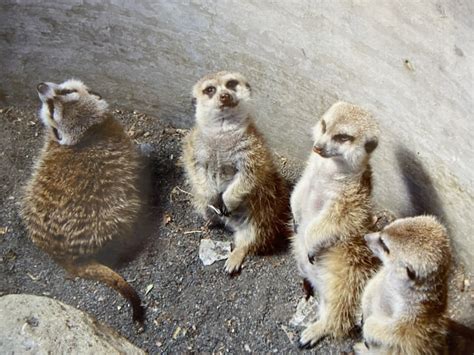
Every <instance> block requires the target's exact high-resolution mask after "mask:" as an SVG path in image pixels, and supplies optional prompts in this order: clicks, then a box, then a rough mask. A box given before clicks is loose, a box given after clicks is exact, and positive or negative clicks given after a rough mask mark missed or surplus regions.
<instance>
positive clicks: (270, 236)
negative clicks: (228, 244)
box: [182, 72, 290, 274]
mask: <svg viewBox="0 0 474 355" xmlns="http://www.w3.org/2000/svg"><path fill="white" fill-rule="evenodd" d="M192 94H193V102H194V103H195V107H196V125H195V127H194V128H193V129H192V130H191V131H190V133H189V134H188V135H187V136H186V137H185V139H184V142H183V157H182V161H183V163H184V170H185V172H186V175H187V177H188V180H189V182H190V185H191V189H192V194H193V202H194V205H195V207H196V209H197V211H198V212H199V213H200V214H202V216H203V217H204V218H205V219H207V220H208V221H210V222H212V223H215V222H223V223H224V224H225V225H226V226H227V227H229V228H230V229H231V230H233V231H234V249H233V251H232V252H231V254H230V256H229V258H228V259H227V261H226V263H225V270H226V272H227V273H229V274H234V273H236V272H238V271H239V270H240V268H241V266H242V263H243V261H244V259H245V257H246V256H247V255H248V254H266V253H268V252H271V251H273V250H275V248H277V247H279V246H280V245H281V243H284V241H285V239H286V240H287V239H288V237H289V233H290V231H289V227H288V225H289V220H290V212H289V191H288V188H287V186H286V182H285V181H284V180H283V178H282V177H281V176H280V174H279V172H278V170H277V168H276V165H274V163H273V160H272V155H271V153H270V151H269V149H268V148H267V146H266V143H265V140H264V138H263V136H262V134H261V133H260V132H259V131H258V129H257V127H256V125H255V123H254V120H253V118H252V116H251V114H250V107H249V101H250V97H251V89H250V85H249V84H248V82H247V80H246V79H245V78H244V77H243V76H242V75H241V74H239V73H231V72H218V73H215V74H211V75H207V76H205V77H204V78H202V79H201V80H199V82H198V83H196V84H195V85H194V87H193V91H192Z"/></svg>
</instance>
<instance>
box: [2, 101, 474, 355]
mask: <svg viewBox="0 0 474 355" xmlns="http://www.w3.org/2000/svg"><path fill="white" fill-rule="evenodd" d="M115 115H116V117H117V118H118V119H119V120H120V121H122V122H123V124H124V126H125V127H126V129H127V130H128V131H130V134H131V136H132V137H133V138H134V139H135V140H136V142H137V143H138V144H141V143H148V144H150V148H151V149H152V154H151V156H152V160H153V164H154V165H153V171H154V174H155V179H154V184H155V190H156V194H157V196H158V204H157V205H156V206H155V208H154V211H153V216H154V217H153V223H152V226H151V232H150V236H149V238H148V241H147V243H146V245H145V246H144V248H143V250H142V252H141V253H140V254H139V255H138V256H137V258H136V259H135V260H133V261H132V262H130V263H128V264H126V265H123V266H122V267H120V268H119V269H118V270H119V272H120V273H121V274H122V275H123V276H124V277H125V278H126V279H127V280H129V281H130V283H131V284H132V285H133V286H134V287H135V288H136V289H137V290H138V292H139V293H140V294H141V296H142V298H143V301H144V303H145V304H146V306H147V319H146V330H145V332H144V333H141V334H136V333H135V331H134V327H133V325H132V323H131V313H130V309H129V307H128V304H127V303H126V302H125V301H124V300H123V299H122V298H121V297H120V296H119V295H118V294H116V293H115V292H114V291H112V290H110V289H108V288H107V287H106V286H103V285H101V284H99V283H94V282H91V281H84V280H81V279H68V278H66V276H67V275H66V274H65V272H64V271H63V270H62V269H61V268H60V267H58V266H57V265H55V264H54V263H53V262H52V261H51V260H50V259H49V258H48V257H47V256H46V255H45V254H44V253H42V252H41V251H39V250H38V249H36V248H35V247H34V246H33V245H32V243H31V242H30V241H29V239H28V238H27V236H26V234H25V230H24V227H23V226H22V224H21V222H20V219H19V216H18V212H17V211H18V202H19V198H20V194H21V187H22V185H23V184H24V182H25V180H26V178H27V177H28V176H29V174H30V172H31V166H32V163H33V161H34V157H35V156H36V154H37V151H38V148H39V147H40V146H41V145H42V138H41V135H42V129H41V125H40V123H39V121H38V120H37V118H36V108H35V107H0V122H1V127H2V130H1V133H0V182H1V184H0V203H1V207H0V272H1V278H0V295H3V294H9V293H29V294H36V295H46V296H49V297H52V298H55V299H58V300H60V301H62V302H65V303H67V304H69V305H72V306H75V307H77V308H79V309H81V310H84V311H86V312H88V313H90V314H92V315H94V316H95V317H97V318H98V319H99V320H100V321H102V322H104V323H106V324H109V325H110V326H112V327H114V328H115V329H117V330H118V331H119V332H120V333H121V334H123V335H124V336H125V337H127V338H128V339H129V340H130V341H131V342H133V343H134V344H135V345H137V346H139V347H141V348H143V349H145V350H147V351H149V352H150V353H156V352H167V353H174V352H189V351H198V352H199V351H206V352H232V353H242V352H266V353H268V352H275V353H297V352H299V350H297V348H296V347H295V345H294V343H293V342H292V341H291V340H290V338H293V339H296V336H297V334H299V332H300V331H301V329H299V328H294V327H291V326H290V325H289V321H290V319H291V318H292V316H293V315H294V313H295V310H296V305H297V304H298V302H299V301H300V299H301V297H302V291H301V287H300V279H299V277H298V275H297V271H296V267H295V264H294V262H293V260H292V258H291V256H290V255H289V254H288V253H283V254H281V255H275V256H271V257H265V258H262V257H252V258H248V259H247V261H246V262H245V268H244V270H243V271H242V273H241V275H239V276H237V277H235V278H229V277H228V276H227V275H226V274H225V273H224V270H223V266H224V263H223V261H220V262H216V263H215V264H213V265H211V266H203V264H202V262H201V261H200V259H199V257H198V248H199V243H200V240H201V238H212V239H214V240H229V239H230V234H229V233H228V232H224V231H221V230H213V231H212V232H207V231H205V230H203V228H202V225H203V221H202V220H201V219H200V218H199V217H198V216H197V215H196V214H195V213H194V212H193V210H192V207H191V204H190V199H189V195H188V193H187V192H186V191H187V190H188V187H187V185H186V182H185V180H184V176H183V173H182V169H181V168H180V166H179V164H178V158H179V155H180V141H181V138H182V136H183V133H184V132H183V131H182V130H179V129H178V130H177V129H175V128H173V127H171V126H168V125H166V124H164V123H162V122H161V121H160V120H159V119H157V118H153V117H149V116H146V115H144V114H140V113H137V112H130V111H118V110H116V111H115ZM472 281H473V280H472V278H469V277H468V276H467V275H466V274H465V273H464V272H463V269H462V268H461V267H460V266H458V267H456V269H455V270H454V271H453V277H452V280H451V282H450V301H451V304H450V315H451V316H452V317H453V318H455V319H457V320H460V321H462V322H463V323H465V324H470V325H471V326H472V325H474V316H473V302H474V297H473V293H472V287H470V284H471V283H472ZM352 342H353V341H351V340H347V341H345V342H343V343H335V342H330V341H329V340H325V341H323V342H321V343H320V345H318V347H316V348H315V349H313V350H312V351H313V352H317V353H324V354H327V353H334V354H338V353H340V352H341V351H350V349H351V343H352Z"/></svg>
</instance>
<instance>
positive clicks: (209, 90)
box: [203, 86, 216, 96]
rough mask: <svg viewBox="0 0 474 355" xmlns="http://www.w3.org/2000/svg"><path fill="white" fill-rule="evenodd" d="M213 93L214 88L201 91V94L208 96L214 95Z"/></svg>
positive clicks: (210, 87)
mask: <svg viewBox="0 0 474 355" xmlns="http://www.w3.org/2000/svg"><path fill="white" fill-rule="evenodd" d="M215 92H216V88H215V87H214V86H208V87H207V88H205V89H204V90H203V93H205V94H206V95H209V96H210V95H214V93H215Z"/></svg>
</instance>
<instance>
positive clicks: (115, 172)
mask: <svg viewBox="0 0 474 355" xmlns="http://www.w3.org/2000/svg"><path fill="white" fill-rule="evenodd" d="M47 129H49V127H47ZM140 169H141V165H140V159H139V154H138V152H137V150H136V149H135V147H134V146H133V144H132V142H131V141H130V139H129V138H128V137H127V136H126V134H125V132H124V130H123V128H122V126H121V125H120V124H119V123H118V122H116V121H115V120H114V119H113V118H112V117H111V116H106V118H104V119H103V120H102V122H100V123H97V124H94V125H93V126H92V127H90V128H89V129H88V130H87V131H86V132H85V134H84V135H82V136H81V139H80V140H79V141H78V142H77V144H74V145H60V144H59V143H58V142H57V141H56V140H55V138H54V135H53V134H50V132H49V131H48V132H47V134H46V139H45V144H44V147H43V149H42V151H41V153H40V156H39V158H38V160H37V162H36V164H35V167H34V171H33V175H32V177H31V178H30V180H29V181H28V183H27V185H26V187H25V191H24V197H23V205H22V211H21V214H22V217H23V221H24V223H25V225H26V229H27V231H28V233H29V235H30V237H31V239H32V241H33V243H34V244H35V245H37V246H38V247H39V248H40V249H42V250H43V251H45V252H46V253H48V254H49V255H50V256H51V257H52V258H53V259H54V260H55V261H56V262H57V263H59V264H60V265H62V266H63V267H64V268H65V269H66V270H67V271H69V272H70V273H71V274H73V275H75V276H79V277H84V278H87V279H94V280H99V281H102V282H104V283H106V284H107V285H109V286H110V287H113V288H115V289H116V290H117V291H118V292H120V293H121V294H122V295H123V296H124V297H125V298H127V299H128V300H129V301H130V303H131V305H132V307H133V317H134V320H137V321H142V320H143V315H144V311H143V308H142V306H141V302H140V298H139V296H138V294H137V293H136V292H135V290H134V289H133V288H132V287H131V286H130V285H129V284H128V283H127V282H126V281H125V280H124V279H123V278H122V277H121V276H120V275H118V274H117V273H115V272H114V271H113V270H111V269H109V268H108V267H106V266H104V265H102V264H101V263H100V262H99V261H98V260H97V258H98V255H99V254H100V253H104V251H105V250H107V248H108V247H109V246H112V245H116V244H122V245H123V244H127V245H128V244H129V242H130V241H131V238H133V235H132V234H133V226H134V224H135V223H136V222H137V218H138V216H139V214H140V212H142V207H143V206H142V205H143V204H142V200H141V196H140V193H139V186H138V183H139V174H140Z"/></svg>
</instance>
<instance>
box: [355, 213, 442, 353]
mask: <svg viewBox="0 0 474 355" xmlns="http://www.w3.org/2000/svg"><path fill="white" fill-rule="evenodd" d="M381 238H382V241H381ZM366 240H367V243H368V245H369V247H370V248H371V249H372V251H373V252H374V254H376V255H377V256H378V257H379V258H380V259H381V260H382V261H383V264H384V265H383V267H382V269H381V270H380V271H379V272H378V273H377V274H376V275H375V276H374V277H373V279H371V280H370V282H369V283H368V284H367V287H366V289H365V291H364V296H363V299H362V308H363V317H364V325H363V333H364V340H365V343H366V344H367V345H368V348H367V346H366V345H362V344H359V345H358V346H357V349H358V352H359V353H360V354H366V353H367V354H407V355H408V354H410V355H412V354H413V355H421V354H428V355H430V354H433V355H434V354H443V353H446V351H447V347H446V334H447V326H448V320H447V317H446V307H447V292H448V288H447V278H448V271H449V267H450V260H451V251H450V246H449V240H448V236H447V233H446V229H445V228H444V227H443V226H442V225H441V224H440V223H439V222H438V221H437V220H436V218H435V217H432V216H419V217H412V218H404V219H399V220H396V221H394V222H392V223H391V224H389V225H388V226H387V227H385V228H384V229H383V230H382V231H381V232H379V233H372V234H369V235H367V236H366ZM382 243H384V244H385V245H386V247H387V248H388V251H386V250H385V249H384V248H383V247H382ZM407 268H408V269H407ZM410 275H416V276H410Z"/></svg>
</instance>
